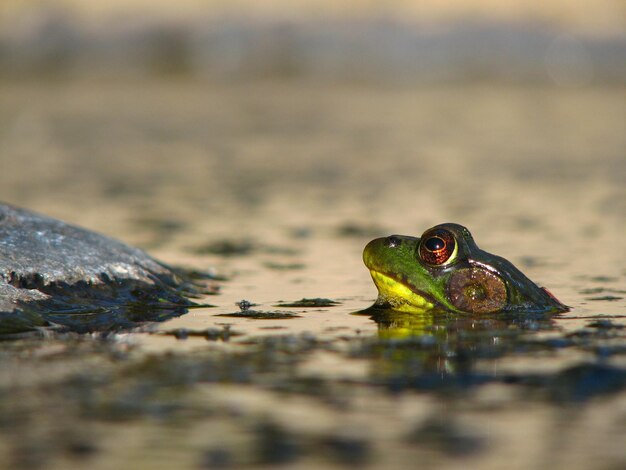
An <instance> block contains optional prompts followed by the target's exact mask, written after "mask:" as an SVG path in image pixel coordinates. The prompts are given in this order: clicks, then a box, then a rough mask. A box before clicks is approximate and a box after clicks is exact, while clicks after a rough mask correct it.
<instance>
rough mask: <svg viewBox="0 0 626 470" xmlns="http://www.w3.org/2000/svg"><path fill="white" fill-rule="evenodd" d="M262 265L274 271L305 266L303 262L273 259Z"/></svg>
mask: <svg viewBox="0 0 626 470" xmlns="http://www.w3.org/2000/svg"><path fill="white" fill-rule="evenodd" d="M263 265H264V266H265V267H266V268H268V269H273V270H275V271H296V270H299V269H304V268H305V267H306V265H305V264H304V263H276V262H274V261H267V262H265V263H263Z"/></svg>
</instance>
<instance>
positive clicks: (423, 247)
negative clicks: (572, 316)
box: [363, 223, 569, 314]
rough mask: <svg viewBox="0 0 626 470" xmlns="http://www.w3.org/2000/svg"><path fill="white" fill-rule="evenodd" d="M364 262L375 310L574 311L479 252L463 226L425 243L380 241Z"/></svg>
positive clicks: (430, 235)
mask: <svg viewBox="0 0 626 470" xmlns="http://www.w3.org/2000/svg"><path fill="white" fill-rule="evenodd" d="M363 261H364V262H365V266H367V268H368V269H369V270H370V273H371V275H372V279H373V280H374V283H375V284H376V287H377V288H378V299H377V300H376V303H375V304H374V307H375V308H381V309H392V310H397V311H400V312H407V313H428V312H433V313H434V312H454V313H469V314H494V313H507V312H518V313H559V312H566V311H568V310H569V309H568V307H567V306H565V305H563V304H562V303H561V302H559V301H558V300H557V299H556V298H555V297H554V296H553V295H552V294H551V293H550V292H549V291H548V290H546V289H545V288H542V287H539V286H537V285H536V284H535V283H534V282H532V281H531V280H530V279H528V278H527V277H526V276H525V275H524V274H523V273H522V272H521V271H520V270H519V269H517V268H516V267H515V266H513V264H512V263H510V262H509V261H507V260H506V259H504V258H501V257H500V256H496V255H492V254H491V253H487V252H486V251H483V250H481V249H480V248H478V246H477V245H476V243H475V242H474V239H473V238H472V235H471V233H470V232H469V230H467V229H466V228H465V227H463V226H462V225H458V224H453V223H446V224H441V225H437V226H435V227H433V228H430V229H428V230H426V232H424V234H423V235H422V236H421V237H420V238H416V237H408V236H403V235H391V236H389V237H384V238H377V239H375V240H372V241H371V242H370V243H368V244H367V246H366V247H365V250H364V251H363Z"/></svg>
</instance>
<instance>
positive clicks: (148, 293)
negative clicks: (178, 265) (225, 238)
mask: <svg viewBox="0 0 626 470" xmlns="http://www.w3.org/2000/svg"><path fill="white" fill-rule="evenodd" d="M201 290H202V289H201V285H200V284H198V283H197V282H196V281H194V280H192V279H191V277H190V276H188V275H187V274H186V273H185V272H183V271H182V270H177V269H173V268H171V267H168V266H166V265H164V264H162V263H160V262H158V261H157V260H155V259H154V258H152V257H150V256H149V255H148V254H146V253H145V252H143V251H142V250H139V249H137V248H133V247H130V246H128V245H125V244H123V243H121V242H119V241H117V240H114V239H112V238H109V237H105V236H103V235H100V234H98V233H94V232H91V231H88V230H85V229H82V228H79V227H75V226H72V225H69V224H66V223H64V222H61V221H59V220H55V219H52V218H49V217H45V216H42V215H38V214H35V213H32V212H29V211H26V210H23V209H18V208H16V207H13V206H10V205H4V204H0V334H2V333H12V332H17V331H24V330H29V329H32V328H36V327H39V326H47V325H51V324H55V325H63V326H65V327H67V328H69V329H72V330H76V331H92V330H109V329H115V328H120V327H122V328H123V327H132V326H135V325H136V324H139V323H141V322H143V321H155V320H156V321H159V320H164V319H167V318H171V317H172V316H176V315H180V314H182V313H185V312H186V307H189V306H191V305H194V303H193V302H192V301H190V300H189V298H188V297H189V296H193V295H197V294H198V293H199V292H200V291H201Z"/></svg>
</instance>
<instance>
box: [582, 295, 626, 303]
mask: <svg viewBox="0 0 626 470" xmlns="http://www.w3.org/2000/svg"><path fill="white" fill-rule="evenodd" d="M623 298H624V297H618V296H616V295H602V296H599V297H587V300H594V301H596V300H603V301H606V302H615V301H616V300H622V299H623Z"/></svg>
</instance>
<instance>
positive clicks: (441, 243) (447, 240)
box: [419, 229, 457, 266]
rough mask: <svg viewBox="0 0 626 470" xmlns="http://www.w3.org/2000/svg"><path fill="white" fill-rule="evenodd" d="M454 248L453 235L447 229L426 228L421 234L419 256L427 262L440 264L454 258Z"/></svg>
mask: <svg viewBox="0 0 626 470" xmlns="http://www.w3.org/2000/svg"><path fill="white" fill-rule="evenodd" d="M456 248H457V247H456V241H455V240H454V236H453V235H452V233H450V232H449V231H448V230H444V229H433V230H428V231H426V232H425V233H424V235H422V238H421V241H420V245H419V256H420V258H421V259H422V260H423V261H424V262H426V263H428V264H432V265H434V266H441V265H443V264H445V263H447V262H449V261H453V260H454V258H455V256H456V251H457V249H456Z"/></svg>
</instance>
